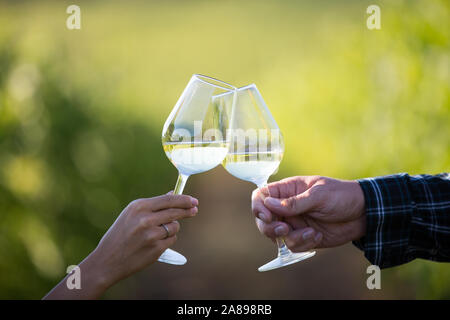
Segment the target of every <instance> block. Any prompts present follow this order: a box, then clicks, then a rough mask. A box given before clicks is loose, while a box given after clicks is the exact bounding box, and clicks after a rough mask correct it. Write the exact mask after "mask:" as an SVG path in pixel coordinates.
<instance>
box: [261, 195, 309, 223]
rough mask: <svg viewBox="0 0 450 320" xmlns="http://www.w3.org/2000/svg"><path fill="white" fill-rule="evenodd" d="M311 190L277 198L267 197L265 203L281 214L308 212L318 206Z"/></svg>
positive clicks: (271, 209) (289, 214) (291, 214)
mask: <svg viewBox="0 0 450 320" xmlns="http://www.w3.org/2000/svg"><path fill="white" fill-rule="evenodd" d="M314 198H315V197H313V196H312V195H311V193H310V192H308V191H306V192H303V193H301V194H298V195H296V196H293V197H289V198H285V199H277V198H272V197H267V198H266V199H265V200H264V205H265V206H266V207H267V208H268V209H269V210H270V211H272V212H274V213H276V214H278V215H280V216H287V217H289V216H295V215H298V214H302V213H306V212H308V211H310V210H311V209H313V208H314V207H315V206H316V204H317V203H316V200H315V199H314Z"/></svg>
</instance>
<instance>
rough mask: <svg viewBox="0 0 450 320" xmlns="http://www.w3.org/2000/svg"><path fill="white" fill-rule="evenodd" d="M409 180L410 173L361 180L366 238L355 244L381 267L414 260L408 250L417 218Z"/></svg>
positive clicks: (373, 262) (374, 263)
mask: <svg viewBox="0 0 450 320" xmlns="http://www.w3.org/2000/svg"><path fill="white" fill-rule="evenodd" d="M408 180H409V176H408V175H407V174H398V175H390V176H384V177H377V178H367V179H360V180H358V183H359V185H360V186H361V189H362V191H363V193H364V198H365V214H366V235H365V236H364V237H363V238H361V239H359V240H357V241H353V244H354V245H355V246H356V247H358V248H359V249H361V250H363V251H364V255H365V257H366V258H367V260H369V261H370V262H371V263H372V264H373V265H377V266H379V267H380V268H387V267H393V266H396V265H399V264H403V263H406V262H408V261H411V260H413V259H414V256H413V255H412V254H409V253H408V252H410V251H408V250H407V249H408V245H409V239H410V233H411V217H412V215H413V200H412V199H411V195H410V191H409V189H408Z"/></svg>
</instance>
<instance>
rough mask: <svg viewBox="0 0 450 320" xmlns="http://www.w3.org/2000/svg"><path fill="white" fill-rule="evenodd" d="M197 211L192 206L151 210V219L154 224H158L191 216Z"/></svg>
mask: <svg viewBox="0 0 450 320" xmlns="http://www.w3.org/2000/svg"><path fill="white" fill-rule="evenodd" d="M197 212H198V209H197V207H193V208H190V209H180V208H170V209H165V210H160V211H157V212H152V213H151V215H152V216H151V219H152V220H153V222H154V224H155V225H158V226H159V225H161V224H163V223H169V222H172V221H175V220H180V219H184V218H190V217H193V216H195V215H196V214H197Z"/></svg>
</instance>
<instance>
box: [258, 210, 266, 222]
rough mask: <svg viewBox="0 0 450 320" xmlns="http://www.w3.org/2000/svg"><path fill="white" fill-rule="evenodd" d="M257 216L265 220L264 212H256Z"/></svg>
mask: <svg viewBox="0 0 450 320" xmlns="http://www.w3.org/2000/svg"><path fill="white" fill-rule="evenodd" d="M258 218H259V219H261V220H262V221H264V222H267V217H266V215H265V214H264V213H262V212H260V213H258Z"/></svg>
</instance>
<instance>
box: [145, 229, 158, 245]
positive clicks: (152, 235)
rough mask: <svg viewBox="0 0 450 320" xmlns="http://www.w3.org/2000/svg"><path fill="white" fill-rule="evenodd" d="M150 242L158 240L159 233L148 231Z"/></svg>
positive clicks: (148, 240)
mask: <svg viewBox="0 0 450 320" xmlns="http://www.w3.org/2000/svg"><path fill="white" fill-rule="evenodd" d="M145 240H146V241H147V242H148V243H153V242H155V241H156V240H157V233H156V232H155V231H151V232H149V233H147V236H146V239H145Z"/></svg>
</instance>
